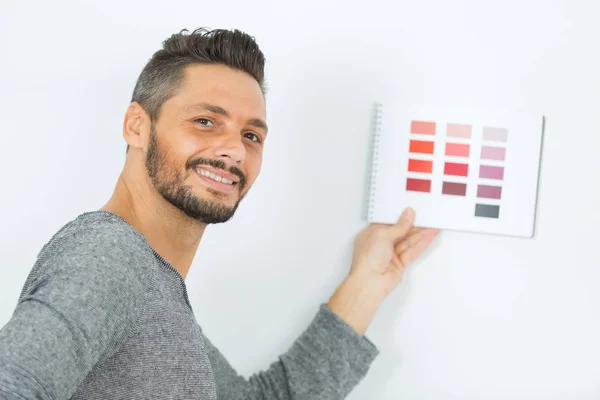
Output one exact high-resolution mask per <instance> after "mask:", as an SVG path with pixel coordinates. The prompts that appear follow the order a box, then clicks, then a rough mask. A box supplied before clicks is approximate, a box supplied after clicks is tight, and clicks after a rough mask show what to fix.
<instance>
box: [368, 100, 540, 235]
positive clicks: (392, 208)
mask: <svg viewBox="0 0 600 400" xmlns="http://www.w3.org/2000/svg"><path fill="white" fill-rule="evenodd" d="M376 119H377V124H376V132H375V146H374V149H373V151H374V153H373V161H372V162H373V164H372V173H371V188H370V195H371V196H370V202H369V215H368V219H369V221H370V222H382V223H394V222H395V221H396V220H397V218H398V215H399V213H400V212H401V211H402V210H403V209H404V208H405V207H413V208H414V209H415V210H416V212H417V220H416V224H417V225H419V226H425V227H433V228H440V229H452V230H464V231H473V232H485V233H496V234H505V235H514V236H523V237H531V236H533V233H534V227H535V214H536V203H537V188H538V179H539V167H540V158H541V150H542V138H543V125H544V117H543V116H542V115H536V114H532V113H527V112H523V111H511V110H509V111H505V110H483V109H478V108H476V107H474V108H472V109H457V108H450V107H449V108H435V107H431V106H414V105H410V106H406V105H400V104H379V105H378V107H377V118H376Z"/></svg>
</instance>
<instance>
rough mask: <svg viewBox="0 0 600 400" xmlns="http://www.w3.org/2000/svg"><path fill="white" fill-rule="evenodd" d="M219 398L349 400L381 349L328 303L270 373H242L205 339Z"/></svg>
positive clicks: (320, 309) (271, 367) (270, 367)
mask: <svg viewBox="0 0 600 400" xmlns="http://www.w3.org/2000/svg"><path fill="white" fill-rule="evenodd" d="M205 342H206V343H205V344H206V346H207V350H208V355H209V358H210V361H211V365H212V367H213V371H214V374H215V380H216V383H217V395H218V398H224V399H255V400H259V399H279V400H301V399H302V400H304V399H320V400H337V399H344V398H345V397H346V396H347V395H348V394H349V393H350V392H351V391H352V389H354V387H355V386H356V385H357V384H358V383H359V382H360V381H361V380H362V378H363V377H364V376H365V375H366V373H367V372H368V369H369V367H370V365H371V363H372V362H373V360H374V359H375V358H376V356H377V355H378V353H379V352H378V350H377V349H376V348H375V346H373V344H372V343H371V342H370V341H369V340H368V339H367V338H365V337H363V336H360V335H359V334H358V333H356V331H354V330H353V329H352V328H351V327H350V326H348V325H347V324H346V323H345V322H344V321H343V320H341V319H340V318H339V317H338V316H337V315H336V314H334V313H333V312H332V311H331V310H330V309H329V308H328V307H327V305H325V304H321V306H320V308H319V310H318V312H317V314H316V316H315V317H314V319H313V320H312V322H311V323H310V325H309V326H308V328H307V329H306V330H305V331H304V332H303V333H302V334H301V335H300V336H299V337H298V338H297V339H296V341H295V342H294V343H293V344H292V346H291V348H290V349H289V350H288V351H287V352H286V353H284V354H282V355H281V356H280V357H279V359H278V360H277V361H276V362H274V363H272V364H271V365H270V366H269V368H268V369H267V370H265V371H260V372H258V373H256V374H254V375H252V376H251V377H250V378H249V379H245V378H244V377H242V376H240V375H239V374H238V373H237V372H236V371H235V370H234V369H233V368H232V366H231V365H230V364H229V363H228V361H227V360H226V359H225V357H224V356H223V354H221V352H220V351H219V350H218V349H217V348H215V347H214V345H212V343H211V342H210V340H208V339H205Z"/></svg>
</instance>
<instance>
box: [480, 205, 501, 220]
mask: <svg viewBox="0 0 600 400" xmlns="http://www.w3.org/2000/svg"><path fill="white" fill-rule="evenodd" d="M475 216H476V217H487V218H498V217H499V216H500V206H493V205H490V204H475Z"/></svg>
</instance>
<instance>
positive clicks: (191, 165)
mask: <svg viewBox="0 0 600 400" xmlns="http://www.w3.org/2000/svg"><path fill="white" fill-rule="evenodd" d="M199 165H209V166H211V167H213V168H217V169H222V170H223V171H227V172H229V173H231V174H233V175H235V176H237V177H238V178H240V181H239V183H238V185H239V189H240V190H242V189H244V188H245V187H246V182H247V179H246V175H244V173H243V172H242V170H241V169H239V168H238V167H229V168H227V164H225V162H224V161H223V160H211V159H209V158H196V159H193V160H189V161H188V162H187V163H186V165H185V166H186V169H195V168H196V167H197V166H199Z"/></svg>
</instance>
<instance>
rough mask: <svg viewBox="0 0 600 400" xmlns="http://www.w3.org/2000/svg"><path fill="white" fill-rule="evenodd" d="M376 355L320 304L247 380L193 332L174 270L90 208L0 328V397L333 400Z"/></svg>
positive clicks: (60, 235) (55, 241) (44, 258)
mask: <svg viewBox="0 0 600 400" xmlns="http://www.w3.org/2000/svg"><path fill="white" fill-rule="evenodd" d="M377 354H378V350H377V349H376V348H375V347H374V346H373V344H372V343H371V342H370V341H369V340H368V339H366V338H365V337H363V336H360V335H358V334H357V333H356V332H355V331H354V330H352V329H351V328H350V327H349V326H348V325H347V324H345V323H344V321H342V320H341V319H340V318H338V317H337V316H336V315H335V314H334V313H333V312H331V310H329V309H328V308H327V306H326V305H325V304H321V305H320V307H319V309H318V310H317V311H316V315H315V316H314V319H313V320H312V321H311V322H310V324H309V325H308V327H307V328H306V329H305V330H304V331H303V332H302V333H301V334H300V335H299V336H298V337H297V339H296V340H295V341H294V342H293V343H292V345H291V346H290V348H289V349H288V350H287V351H286V352H285V353H283V354H281V355H280V356H279V357H278V358H277V360H274V361H273V363H272V364H271V365H270V366H268V368H266V369H265V370H262V371H260V372H257V373H256V374H254V375H252V376H250V377H249V378H247V379H246V378H245V377H243V376H241V375H239V374H238V373H237V372H236V371H235V369H234V368H233V367H232V366H231V365H230V364H229V363H228V361H227V360H226V358H225V357H224V356H223V355H222V354H221V352H220V351H219V350H218V349H217V348H216V347H215V346H214V345H213V344H212V343H211V342H210V341H209V340H208V338H207V337H206V336H205V335H204V334H203V331H202V329H201V327H200V325H199V324H198V323H197V321H196V319H195V317H194V313H193V311H192V307H191V306H190V302H189V299H188V296H187V289H186V284H185V281H184V280H183V278H182V276H181V275H180V274H179V272H178V271H177V270H176V269H175V268H174V267H173V266H171V265H170V264H169V263H168V262H166V261H165V260H164V259H163V258H162V257H161V256H160V255H159V254H158V253H157V252H156V251H154V250H153V249H152V248H151V247H150V245H149V244H148V242H147V241H146V239H145V237H144V236H143V235H142V234H141V233H140V232H138V231H137V230H135V229H134V228H133V227H132V226H131V225H129V224H128V223H127V222H125V220H123V219H122V218H120V217H119V216H117V215H116V214H113V213H109V212H106V211H91V212H87V213H83V214H81V215H79V216H78V217H77V218H75V219H74V220H72V221H69V222H68V223H67V224H65V225H64V226H63V227H62V228H61V229H60V230H59V231H58V232H56V234H55V235H54V236H53V237H52V238H51V240H50V241H49V242H48V243H46V244H45V245H44V247H43V248H42V250H41V251H40V253H39V255H38V258H37V261H36V263H35V265H34V266H33V268H32V270H31V272H30V274H29V276H28V278H27V280H26V282H25V284H24V286H23V289H22V291H21V295H20V297H19V300H18V304H17V307H16V309H15V312H14V314H13V316H12V318H11V319H10V320H9V322H8V323H7V324H6V325H5V326H4V327H3V328H2V329H0V398H2V399H21V400H22V399H44V400H58V399H128V400H131V399H202V400H204V399H207V400H208V399H211V400H212V399H217V398H218V399H285V400H287V399H289V400H292V399H293V400H300V399H320V400H327V399H343V398H345V397H346V396H347V395H348V393H350V392H351V390H352V389H353V388H354V387H355V386H356V385H357V384H358V383H359V382H360V381H361V379H362V378H363V377H364V376H365V374H366V373H367V371H368V369H369V366H370V364H371V363H372V361H373V360H374V358H375V357H376V356H377Z"/></svg>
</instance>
